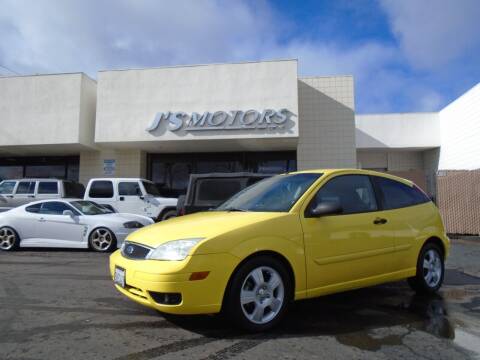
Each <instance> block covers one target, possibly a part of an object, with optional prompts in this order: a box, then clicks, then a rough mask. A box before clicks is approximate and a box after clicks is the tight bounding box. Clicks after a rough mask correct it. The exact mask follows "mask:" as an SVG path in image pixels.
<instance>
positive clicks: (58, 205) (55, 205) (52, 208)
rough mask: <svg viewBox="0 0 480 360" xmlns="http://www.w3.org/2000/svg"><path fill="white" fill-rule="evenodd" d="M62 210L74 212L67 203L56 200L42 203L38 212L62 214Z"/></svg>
mask: <svg viewBox="0 0 480 360" xmlns="http://www.w3.org/2000/svg"><path fill="white" fill-rule="evenodd" d="M64 210H70V211H72V212H74V211H73V209H72V208H71V207H70V206H68V205H67V204H64V203H62V202H57V201H51V202H44V203H42V206H41V208H40V213H41V214H46V215H63V211H64Z"/></svg>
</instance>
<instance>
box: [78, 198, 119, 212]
mask: <svg viewBox="0 0 480 360" xmlns="http://www.w3.org/2000/svg"><path fill="white" fill-rule="evenodd" d="M70 204H71V205H73V207H75V209H77V210H79V211H80V212H81V213H82V214H84V215H105V214H111V213H112V212H111V211H110V210H108V209H106V208H104V207H102V206H100V205H98V204H96V203H94V202H93V201H85V200H79V201H72V202H71V203H70Z"/></svg>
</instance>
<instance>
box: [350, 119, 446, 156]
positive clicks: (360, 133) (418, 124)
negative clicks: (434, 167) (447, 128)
mask: <svg viewBox="0 0 480 360" xmlns="http://www.w3.org/2000/svg"><path fill="white" fill-rule="evenodd" d="M355 123H356V144H357V149H387V148H389V149H395V148H399V149H408V148H412V149H414V148H423V149H426V148H433V147H438V146H440V144H441V136H440V122H439V117H438V113H401V114H367V115H356V116H355Z"/></svg>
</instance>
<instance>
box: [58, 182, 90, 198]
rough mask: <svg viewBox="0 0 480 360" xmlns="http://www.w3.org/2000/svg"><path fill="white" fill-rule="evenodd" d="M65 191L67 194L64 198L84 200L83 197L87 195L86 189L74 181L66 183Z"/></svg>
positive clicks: (64, 185)
mask: <svg viewBox="0 0 480 360" xmlns="http://www.w3.org/2000/svg"><path fill="white" fill-rule="evenodd" d="M63 190H64V192H65V194H64V196H65V197H67V198H83V195H85V187H84V186H83V185H82V184H80V183H77V182H74V181H64V182H63Z"/></svg>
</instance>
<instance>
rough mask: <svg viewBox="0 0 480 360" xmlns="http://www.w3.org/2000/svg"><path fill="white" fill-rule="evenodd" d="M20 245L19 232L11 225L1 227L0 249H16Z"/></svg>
mask: <svg viewBox="0 0 480 360" xmlns="http://www.w3.org/2000/svg"><path fill="white" fill-rule="evenodd" d="M19 247H20V238H19V237H18V234H17V232H16V231H15V230H14V229H13V228H11V227H10V226H2V227H1V228H0V250H2V251H14V250H17V249H18V248H19Z"/></svg>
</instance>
